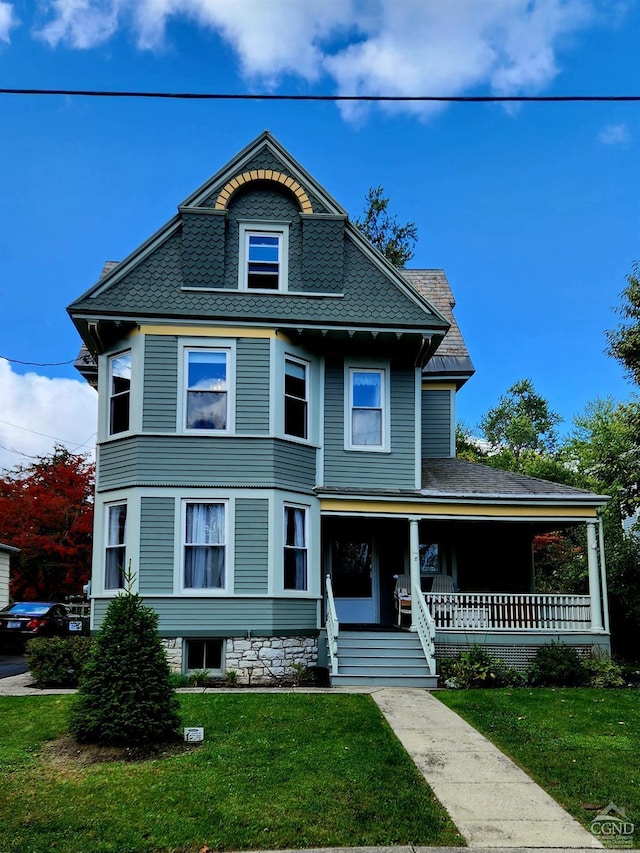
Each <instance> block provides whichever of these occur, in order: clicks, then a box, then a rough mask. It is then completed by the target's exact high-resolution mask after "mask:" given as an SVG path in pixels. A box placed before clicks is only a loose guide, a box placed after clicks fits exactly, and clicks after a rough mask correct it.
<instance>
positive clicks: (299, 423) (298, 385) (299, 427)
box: [284, 358, 309, 438]
mask: <svg viewBox="0 0 640 853" xmlns="http://www.w3.org/2000/svg"><path fill="white" fill-rule="evenodd" d="M308 372H309V371H308V365H307V364H306V363H305V362H303V361H298V360H297V359H293V358H285V360H284V432H285V435H292V436H295V437H296V438H307V432H308V425H307V418H308V408H309V403H308V400H309V396H308V394H309V380H308Z"/></svg>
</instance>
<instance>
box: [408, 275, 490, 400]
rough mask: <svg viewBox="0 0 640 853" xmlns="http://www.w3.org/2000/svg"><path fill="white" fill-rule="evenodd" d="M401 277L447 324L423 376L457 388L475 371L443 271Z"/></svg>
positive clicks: (424, 369)
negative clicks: (446, 380) (450, 382)
mask: <svg viewBox="0 0 640 853" xmlns="http://www.w3.org/2000/svg"><path fill="white" fill-rule="evenodd" d="M402 275H403V276H404V277H405V278H406V279H407V281H408V282H409V283H410V284H411V285H412V286H413V287H415V289H416V290H417V291H418V293H420V294H422V296H424V298H425V299H426V300H427V301H428V302H429V303H430V304H431V305H433V306H434V307H435V308H437V309H438V311H439V312H440V313H441V314H442V316H443V317H445V318H446V320H448V322H449V323H450V324H451V325H450V328H449V331H448V332H447V334H446V335H445V337H444V340H443V341H442V343H441V344H440V346H439V347H438V349H437V351H436V353H435V355H433V356H431V358H430V359H429V361H428V362H427V364H426V365H425V366H424V368H423V370H422V373H423V375H424V376H425V377H431V378H439V379H444V378H451V379H455V380H456V382H457V385H458V387H460V386H461V385H462V384H464V382H466V380H467V379H468V378H469V377H470V376H472V375H473V374H474V373H475V367H474V366H473V363H472V361H471V358H470V357H469V351H468V350H467V345H466V344H465V342H464V338H463V337H462V333H461V331H460V327H459V326H458V323H457V321H456V318H455V317H454V314H453V309H454V307H455V304H456V301H455V299H454V297H453V293H452V292H451V286H450V285H449V281H448V279H447V276H446V275H445V273H444V270H402Z"/></svg>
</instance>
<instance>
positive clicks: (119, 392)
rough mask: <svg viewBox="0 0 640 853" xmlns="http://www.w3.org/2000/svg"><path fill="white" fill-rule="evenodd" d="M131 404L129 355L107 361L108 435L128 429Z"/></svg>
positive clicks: (123, 354) (124, 354) (124, 353)
mask: <svg viewBox="0 0 640 853" xmlns="http://www.w3.org/2000/svg"><path fill="white" fill-rule="evenodd" d="M130 402H131V353H130V352H121V353H119V354H118V355H114V356H112V357H111V358H110V359H109V435H115V434H116V433H119V432H127V431H128V429H129V419H130Z"/></svg>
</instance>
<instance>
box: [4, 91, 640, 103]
mask: <svg viewBox="0 0 640 853" xmlns="http://www.w3.org/2000/svg"><path fill="white" fill-rule="evenodd" d="M0 95H66V96H69V97H80V96H81V97H86V98H169V99H173V100H190V101H366V102H388V101H391V102H424V103H430V102H446V103H463V104H464V103H467V104H468V103H479V104H482V103H568V102H584V101H586V102H608V101H621V102H634V101H640V95H282V94H275V95H274V94H261V93H249V92H136V91H113V90H97V89H0Z"/></svg>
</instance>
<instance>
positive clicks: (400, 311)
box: [68, 131, 450, 361]
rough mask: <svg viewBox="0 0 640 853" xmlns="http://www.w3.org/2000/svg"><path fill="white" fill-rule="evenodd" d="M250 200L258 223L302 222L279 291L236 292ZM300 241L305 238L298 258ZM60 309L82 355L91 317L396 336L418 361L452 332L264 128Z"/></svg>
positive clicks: (434, 310) (423, 297) (447, 324)
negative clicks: (260, 203) (260, 201)
mask: <svg viewBox="0 0 640 853" xmlns="http://www.w3.org/2000/svg"><path fill="white" fill-rule="evenodd" d="M274 189H275V191H274ZM240 191H241V192H240ZM258 191H259V193H260V195H261V196H264V199H265V201H264V212H263V216H264V218H265V219H268V218H269V217H273V215H274V214H273V211H274V210H275V211H276V218H278V219H296V221H298V222H300V223H301V224H302V228H298V229H297V234H296V237H295V239H292V240H291V245H290V247H289V248H290V254H291V256H292V262H291V264H290V283H289V287H288V291H287V292H283V293H278V294H270V293H255V292H247V291H246V290H244V291H243V290H239V289H238V286H237V264H238V252H237V242H238V241H237V228H238V225H237V223H238V221H241V218H242V216H243V215H247V205H246V204H245V205H244V207H243V199H245V198H247V197H250V198H251V193H252V192H253V202H252V203H253V208H251V210H250V211H249V214H251V213H252V212H253V216H254V219H255V212H254V211H255V209H256V201H255V199H256V197H257V195H258ZM258 218H260V217H258ZM225 223H226V224H225ZM234 228H235V229H236V230H235V231H234V230H233V229H234ZM225 229H226V231H225ZM318 229H320V230H318ZM307 232H308V233H309V234H313V239H309V247H307V246H306V244H305V246H304V252H303V246H302V241H304V239H305V237H304V234H305V233H307ZM300 234H302V236H300ZM318 235H320V237H321V238H322V239H318ZM336 235H338V236H336ZM296 240H297V241H298V242H296ZM307 248H308V249H309V250H308V251H307ZM323 252H324V254H323ZM216 253H217V254H216ZM223 253H224V257H223ZM303 256H304V260H303ZM309 264H312V269H311V270H309V271H308V273H307V272H306V271H305V269H306V268H305V265H307V266H308V265H309ZM333 268H335V269H336V270H337V271H338V274H336V275H334V276H333V278H332V277H331V275H330V274H329V273H328V272H327V270H331V269H333ZM221 269H223V270H224V272H223V273H222V274H221V273H220V270H221ZM318 282H320V284H318ZM211 284H213V285H215V286H211ZM319 287H322V290H321V291H319V290H318V288H319ZM68 310H69V313H70V314H71V316H72V317H73V319H74V321H75V323H76V325H77V327H78V329H79V330H80V332H81V334H82V336H83V338H84V340H85V342H87V343H88V345H89V346H90V348H95V342H92V340H91V336H90V334H89V330H88V325H87V324H88V322H90V321H91V320H92V319H93V318H95V317H100V322H102V323H103V325H104V324H105V323H106V322H108V321H109V320H110V319H112V321H119V322H125V323H126V322H131V323H132V324H136V323H140V322H143V321H144V320H147V319H156V320H157V319H160V318H175V319H179V318H180V317H185V318H186V317H188V318H189V319H190V320H194V319H202V320H205V321H206V320H210V319H213V318H215V319H216V320H219V321H222V322H224V321H229V322H238V321H242V322H248V323H251V322H256V323H260V324H267V323H269V324H271V323H273V324H275V325H277V326H278V327H279V328H289V327H290V328H293V329H316V330H318V331H320V330H323V329H336V328H343V329H351V330H352V329H358V330H363V331H364V330H369V331H371V332H372V333H374V334H376V335H377V334H380V333H387V334H389V335H396V336H405V338H406V341H407V347H408V348H409V349H410V351H411V352H414V351H415V352H416V353H417V352H418V351H419V352H420V357H421V358H422V360H423V361H424V358H425V357H426V356H427V355H428V354H430V353H431V352H433V351H434V350H435V348H436V347H437V345H438V343H439V342H440V341H441V340H442V337H443V336H444V334H445V333H446V331H447V330H448V328H449V325H450V323H449V321H448V320H447V318H446V317H445V316H443V314H442V313H441V312H440V311H439V310H438V309H437V308H436V307H435V306H434V305H433V304H432V303H431V302H430V301H429V300H428V299H427V298H426V297H425V296H424V295H423V294H422V293H420V292H418V290H416V289H415V288H414V287H413V286H412V285H411V284H410V283H409V282H408V281H407V279H406V278H405V277H404V276H403V275H402V274H401V272H400V271H398V270H396V269H395V268H394V267H393V266H391V265H390V264H389V263H388V262H387V261H386V259H385V258H384V257H383V256H382V255H381V254H380V253H379V252H377V251H376V250H375V249H374V248H373V247H371V246H370V244H369V243H368V242H367V241H366V240H365V239H364V237H363V236H362V235H361V234H360V232H359V231H358V230H357V229H356V228H355V227H354V226H353V225H352V224H351V223H350V222H349V221H348V219H347V217H346V213H345V212H344V210H343V209H342V208H341V207H340V205H339V204H338V203H337V202H336V201H335V200H334V199H333V198H331V196H330V195H329V194H328V193H327V192H326V191H325V190H324V189H323V188H322V187H320V185H319V184H318V183H317V182H316V181H315V180H314V179H313V178H311V176H310V175H309V174H308V173H307V172H306V171H305V170H304V169H303V168H302V167H301V166H300V165H299V164H298V163H297V162H296V161H295V160H294V159H293V158H292V157H291V156H290V155H289V154H288V153H287V152H286V151H285V150H284V149H283V148H282V146H281V145H280V144H279V143H278V142H277V141H276V140H275V139H274V138H273V136H271V134H270V133H269V132H268V131H265V132H264V133H263V134H261V135H260V136H259V137H258V138H257V139H256V140H255V141H254V142H253V143H251V144H250V145H249V146H247V147H246V148H245V149H244V150H243V151H241V152H240V153H239V154H238V155H237V156H236V157H235V158H233V160H231V161H230V162H229V163H228V164H227V165H226V166H225V167H224V168H223V169H221V170H220V171H219V172H217V173H216V174H215V175H214V176H213V177H212V178H211V179H210V180H209V181H207V182H206V183H205V184H203V185H202V186H201V187H200V188H199V189H198V190H196V191H195V192H194V193H192V194H191V195H190V196H189V197H188V198H187V199H186V200H185V202H184V203H183V204H182V205H180V206H179V212H178V215H177V216H175V217H174V218H173V219H171V220H170V221H169V222H168V223H166V225H165V226H163V227H162V228H161V229H160V230H159V231H158V232H156V234H154V235H153V236H152V237H150V238H149V239H148V240H147V241H146V242H145V243H143V244H142V245H141V246H140V247H139V248H138V249H137V250H136V251H134V252H133V253H132V254H131V255H129V257H127V258H126V259H125V260H123V261H122V262H120V263H119V264H117V265H116V266H114V267H113V268H111V269H109V270H108V271H106V274H105V275H104V276H103V277H102V278H101V279H100V281H99V282H98V283H97V284H96V285H94V287H92V288H91V289H90V290H89V291H87V292H86V293H85V294H84V295H83V296H81V297H80V299H78V300H77V301H76V302H74V303H73V304H72V305H71V306H69V309H68ZM411 340H412V341H414V343H411V344H409V342H410V341H411ZM421 341H425V342H426V343H425V344H422V343H420V342H421ZM416 342H417V343H416Z"/></svg>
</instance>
